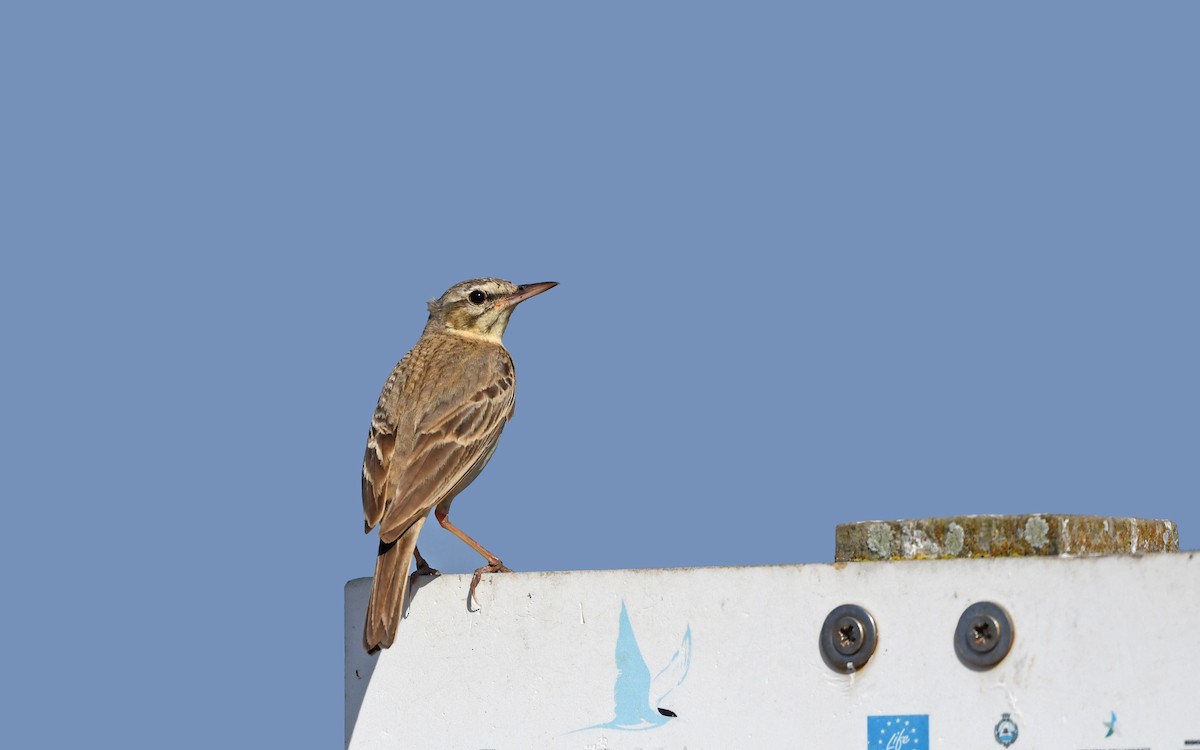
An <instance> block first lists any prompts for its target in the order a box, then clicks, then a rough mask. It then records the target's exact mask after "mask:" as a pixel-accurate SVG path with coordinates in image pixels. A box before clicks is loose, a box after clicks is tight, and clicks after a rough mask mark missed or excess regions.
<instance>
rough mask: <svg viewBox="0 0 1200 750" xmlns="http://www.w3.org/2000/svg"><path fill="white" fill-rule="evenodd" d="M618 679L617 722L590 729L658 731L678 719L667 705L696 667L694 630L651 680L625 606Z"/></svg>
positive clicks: (619, 638) (615, 695) (689, 629)
mask: <svg viewBox="0 0 1200 750" xmlns="http://www.w3.org/2000/svg"><path fill="white" fill-rule="evenodd" d="M616 661H617V679H616V682H615V683H614V684H613V699H614V704H615V705H614V707H613V714H614V716H613V718H612V720H611V721H607V722H604V723H603V724H593V725H592V726H588V727H583V728H582V729H577V730H575V731H577V732H582V731H584V730H587V729H622V730H644V729H654V728H655V727H660V726H662V725H663V724H666V723H667V722H668V721H670V720H671V719H674V718H676V714H675V712H674V711H672V710H671V709H669V708H666V707H665V706H664V705H663V703H664V701H665V699H666V697H667V696H668V695H669V694H670V693H671V691H672V690H674V689H675V688H677V687H679V686H680V685H682V684H683V681H684V679H685V678H687V675H688V670H689V669H690V668H691V665H692V627H691V625H688V626H687V629H686V630H685V631H684V633H683V640H682V641H681V642H680V644H679V648H678V649H677V650H676V651H675V653H674V654H673V655H672V656H671V660H670V661H669V662H667V665H666V666H665V667H663V668H662V669H661V670H660V671H659V672H658V674H656V675H654V677H653V678H651V677H650V668H649V667H648V666H647V665H646V658H645V657H644V656H642V650H641V648H640V647H639V646H638V642H637V636H636V635H634V632H633V623H631V622H630V620H629V610H628V609H627V608H626V607H625V602H623V601H622V602H621V618H620V626H619V628H618V630H617V649H616Z"/></svg>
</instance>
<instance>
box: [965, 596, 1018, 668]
mask: <svg viewBox="0 0 1200 750" xmlns="http://www.w3.org/2000/svg"><path fill="white" fill-rule="evenodd" d="M1012 644H1013V624H1012V618H1010V617H1009V616H1008V612H1005V611H1004V608H1003V607H1001V606H1000V605H999V604H995V603H993V602H975V603H974V604H972V605H971V606H969V607H967V609H966V610H965V611H964V612H963V613H962V616H961V617H959V618H958V627H957V628H956V629H955V631H954V652H955V653H956V654H957V655H958V660H959V661H961V662H962V663H963V664H964V665H966V666H968V667H970V668H971V669H977V670H983V669H991V668H992V667H994V666H996V665H997V664H999V663H1000V662H1001V661H1003V660H1004V657H1005V656H1008V652H1009V649H1011V648H1012Z"/></svg>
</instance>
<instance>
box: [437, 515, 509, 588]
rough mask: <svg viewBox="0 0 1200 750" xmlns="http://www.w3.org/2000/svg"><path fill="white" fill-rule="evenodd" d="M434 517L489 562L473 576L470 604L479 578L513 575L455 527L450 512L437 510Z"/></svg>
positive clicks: (480, 545)
mask: <svg viewBox="0 0 1200 750" xmlns="http://www.w3.org/2000/svg"><path fill="white" fill-rule="evenodd" d="M433 515H434V516H435V517H436V518H437V520H438V523H440V524H441V525H442V528H443V529H445V530H446V531H449V532H450V533H451V534H453V535H454V536H456V537H458V538H459V539H461V540H463V541H464V542H466V543H467V544H469V545H471V549H473V550H475V551H476V552H478V553H479V554H481V555H483V557H484V559H486V560H487V561H488V564H487V565H484V566H483V567H482V568H480V569H479V570H477V571H475V575H473V576H471V589H470V591H468V592H467V602H468V604H469V603H470V601H471V599H473V598H475V587H476V586H478V585H479V578H480V576H482V575H483V574H484V573H511V572H512V571H511V570H509V569H508V568H507V567H505V566H504V563H502V562H500V558H498V557H496V556H495V555H493V554H492V553H491V552H488V551H487V550H486V549H484V547H483V545H482V544H480V543H479V542H477V541H475V540H474V539H472V538H471V537H469V536H467V535H466V534H464V533H463V531H462V529H460V528H458V527H457V526H455V525H454V524H452V523H450V513H449V512H448V511H443V510H442V509H441V508H438V509H437V510H435V511H434V512H433Z"/></svg>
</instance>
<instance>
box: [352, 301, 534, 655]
mask: <svg viewBox="0 0 1200 750" xmlns="http://www.w3.org/2000/svg"><path fill="white" fill-rule="evenodd" d="M557 285H558V282H555V281H543V282H539V283H536V284H522V285H517V284H513V283H512V282H509V281H504V280H503V279H496V278H480V279H472V280H470V281H464V282H461V283H459V284H455V285H454V286H452V287H450V288H449V289H448V290H446V292H445V294H443V295H442V296H441V297H439V298H438V299H436V300H430V301H429V305H428V307H429V319H428V321H427V322H426V324H425V330H424V331H423V332H422V333H421V337H420V338H419V339H418V340H417V343H416V344H415V345H414V346H413V348H412V349H411V350H410V351H409V352H408V354H406V355H405V356H404V358H403V359H401V360H400V361H399V362H398V363H397V364H396V366H395V367H394V368H393V369H392V372H391V374H390V375H389V376H388V378H387V380H386V381H385V382H384V385H383V390H382V392H381V393H380V394H379V402H378V404H377V405H376V407H375V413H374V415H373V416H372V417H371V427H370V430H369V432H368V434H367V449H366V454H365V456H364V457H363V467H362V499H363V516H364V524H363V526H364V531H365V532H366V533H368V534H369V533H371V530H372V529H373V528H375V527H378V528H379V551H378V553H377V555H376V558H375V577H374V579H373V580H372V582H371V595H370V599H369V601H368V604H367V615H366V625H365V627H364V628H363V645H364V646H365V647H366V649H367V652H368V653H376V652H378V651H379V650H380V649H384V648H388V647H389V646H391V645H392V643H393V642H394V641H395V638H396V631H397V629H398V627H399V624H400V619H401V617H402V614H403V610H404V602H405V596H406V594H407V592H408V587H409V581H410V580H411V579H410V577H409V575H408V571H409V567H410V566H411V564H412V562H413V560H414V558H415V560H416V563H417V567H416V570H415V571H414V572H413V577H415V576H417V575H422V574H434V575H436V574H437V571H435V570H434V569H433V568H431V567H429V564H428V563H427V562H425V559H424V558H423V557H421V553H420V551H419V550H418V549H417V537H418V535H420V533H421V528H422V527H423V526H424V525H425V521H426V520H427V519H428V517H429V513H430V511H433V515H434V517H435V518H436V519H437V521H438V523H439V524H441V526H442V528H444V529H446V530H447V531H449V532H450V533H452V534H454V535H455V536H457V537H458V538H459V539H462V540H463V541H464V542H466V543H467V544H468V545H470V546H471V548H472V549H474V550H475V551H476V552H478V553H479V554H481V555H483V557H484V559H485V560H487V564H486V565H484V566H483V567H481V568H479V569H478V570H476V571H475V574H474V576H472V578H471V587H470V590H469V592H468V594H467V597H468V602H469V601H470V598H471V597H472V596H473V595H474V593H475V586H476V585H477V584H478V583H479V578H480V576H481V575H482V574H483V573H489V572H504V573H508V572H512V571H510V570H509V569H508V568H507V567H505V566H504V563H503V562H501V561H500V558H498V557H496V555H494V554H492V553H491V552H489V551H488V550H487V549H485V548H484V547H483V546H482V545H481V544H479V543H478V542H476V541H475V540H474V539H472V538H471V537H469V536H467V535H466V534H465V533H463V532H462V531H461V530H460V529H459V528H458V527H457V526H455V525H454V524H453V523H451V522H450V504H451V502H453V501H454V498H455V497H456V496H457V495H458V494H459V493H460V492H462V491H463V490H464V489H466V487H467V485H469V484H470V483H471V482H472V481H473V480H474V479H475V478H476V477H477V476H479V472H481V471H483V467H484V466H485V465H487V462H488V460H489V459H490V458H491V457H492V453H493V452H494V451H495V450H496V443H497V441H498V440H499V439H500V433H501V431H502V430H503V429H504V425H505V424H506V423H507V422H508V420H509V419H511V418H512V415H513V404H514V397H515V392H516V371H515V369H514V367H513V361H512V357H511V356H510V355H509V353H508V350H507V349H505V348H504V343H503V341H502V337H503V336H504V331H505V328H506V327H507V326H508V321H509V318H510V317H511V316H512V313H513V310H514V309H515V308H516V306H517V305H518V304H520V303H521V302H524V301H525V300H527V299H529V298H530V297H534V296H536V295H538V294H541V293H542V292H545V291H547V290H549V289H552V288H553V287H555V286H557Z"/></svg>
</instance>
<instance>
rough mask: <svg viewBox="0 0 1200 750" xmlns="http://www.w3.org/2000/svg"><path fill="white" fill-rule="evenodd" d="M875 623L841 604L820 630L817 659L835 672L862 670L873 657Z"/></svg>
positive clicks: (864, 613) (865, 613) (854, 606)
mask: <svg viewBox="0 0 1200 750" xmlns="http://www.w3.org/2000/svg"><path fill="white" fill-rule="evenodd" d="M876 639H877V634H876V632H875V619H874V618H873V617H871V613H870V612H868V611H867V610H865V609H863V608H862V607H860V606H858V605H857V604H843V605H841V606H840V607H837V608H835V609H834V610H833V611H832V612H830V613H829V615H828V616H827V617H826V618H825V623H824V624H823V625H822V626H821V638H820V644H821V658H822V659H824V660H825V663H826V664H827V665H828V666H829V668H830V669H832V670H834V671H835V672H842V673H844V674H850V673H852V672H856V671H858V670H859V669H862V668H863V667H864V666H865V665H866V663H867V660H868V659H870V658H871V654H873V653H875V642H876Z"/></svg>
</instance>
